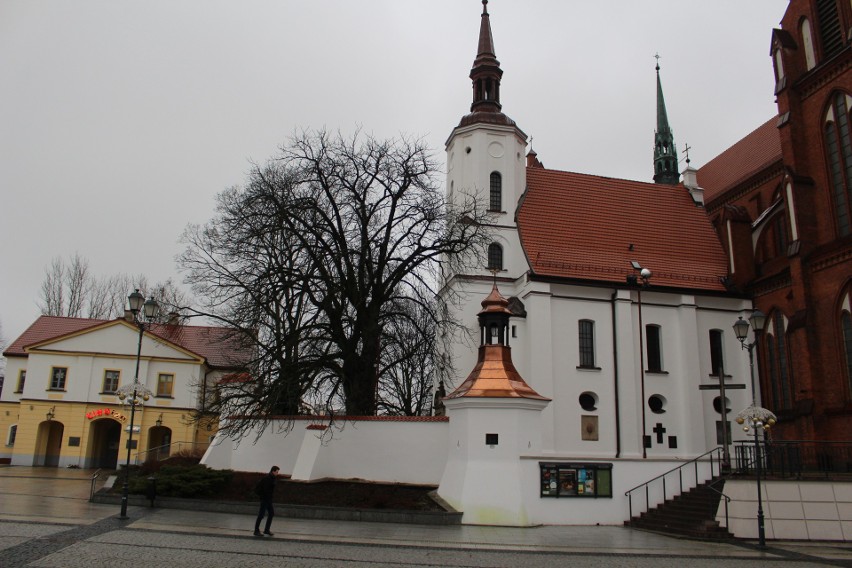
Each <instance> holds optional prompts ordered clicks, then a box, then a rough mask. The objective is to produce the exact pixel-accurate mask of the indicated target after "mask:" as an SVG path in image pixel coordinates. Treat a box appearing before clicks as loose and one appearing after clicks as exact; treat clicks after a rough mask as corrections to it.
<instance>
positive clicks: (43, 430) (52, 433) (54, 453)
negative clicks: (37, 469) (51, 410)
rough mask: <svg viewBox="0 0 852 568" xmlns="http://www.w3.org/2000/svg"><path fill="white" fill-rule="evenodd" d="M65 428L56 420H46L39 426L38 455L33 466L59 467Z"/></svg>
mask: <svg viewBox="0 0 852 568" xmlns="http://www.w3.org/2000/svg"><path fill="white" fill-rule="evenodd" d="M64 432H65V426H63V424H62V423H61V422H57V421H56V420H46V421H45V422H42V423H41V424H39V427H38V437H37V439H36V455H35V460H34V462H33V465H43V466H46V467H57V466H58V465H59V454H60V453H61V451H62V434H63V433H64Z"/></svg>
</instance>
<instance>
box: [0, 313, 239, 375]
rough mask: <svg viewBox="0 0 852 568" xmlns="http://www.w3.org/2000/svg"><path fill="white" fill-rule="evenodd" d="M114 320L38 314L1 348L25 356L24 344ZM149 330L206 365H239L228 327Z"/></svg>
mask: <svg viewBox="0 0 852 568" xmlns="http://www.w3.org/2000/svg"><path fill="white" fill-rule="evenodd" d="M110 321H116V320H103V319H88V318H70V317H60V316H40V317H39V318H38V319H37V320H36V321H34V322H33V323H32V325H30V327H28V328H27V329H26V330H25V331H24V333H22V334H21V335H20V336H19V337H18V338H17V339H16V340H15V341H13V342H12V343H11V344H10V345H9V347H8V348H7V349H6V350H5V351H4V352H3V355H5V356H7V357H16V356H17V357H26V356H27V351H26V349H27V347H29V346H31V345H36V344H38V343H42V342H44V341H50V340H52V339H60V338H62V337H64V336H66V335H70V334H74V333H78V332H81V331H85V330H87V329H89V328H94V327H97V326H100V325H102V324H106V323H109V322H110ZM146 330H147V331H148V332H149V333H152V334H154V335H156V336H158V337H160V338H162V339H164V340H166V341H168V342H170V343H173V344H174V345H177V346H179V347H182V348H183V349H185V350H187V351H189V352H191V353H194V354H196V355H199V356H200V357H201V358H203V359H205V360H206V361H207V363H208V364H209V365H210V366H213V367H223V368H231V367H236V366H239V362H240V361H245V360H246V357H245V356H244V354H243V353H242V352H241V350H240V348H239V346H238V344H237V342H236V341H235V340H234V339H233V337H232V333H233V332H231V330H229V329H227V328H223V327H207V326H188V325H187V326H184V325H164V324H153V325H150V326H147V327H146Z"/></svg>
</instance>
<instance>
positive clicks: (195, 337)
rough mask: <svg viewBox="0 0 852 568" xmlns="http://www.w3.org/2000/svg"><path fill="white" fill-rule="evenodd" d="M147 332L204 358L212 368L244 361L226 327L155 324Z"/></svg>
mask: <svg viewBox="0 0 852 568" xmlns="http://www.w3.org/2000/svg"><path fill="white" fill-rule="evenodd" d="M149 331H150V332H151V333H153V334H155V335H158V336H159V337H162V338H163V339H165V340H167V341H170V342H172V343H174V344H176V345H180V346H181V347H183V348H184V349H186V350H188V351H191V352H193V353H195V354H196V355H200V356H202V357H204V358H205V359H207V363H208V364H209V365H211V366H213V367H224V368H233V367H238V366H239V364H240V362H244V361H245V360H246V356H245V355H244V353H243V350H242V349H241V348H240V345H239V342H238V340H237V339H236V337H235V336H234V332H233V331H232V330H230V329H228V328H226V327H207V326H199V325H162V324H155V325H152V326H151V327H150V328H149Z"/></svg>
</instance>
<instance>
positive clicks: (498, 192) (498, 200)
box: [488, 172, 503, 211]
mask: <svg viewBox="0 0 852 568" xmlns="http://www.w3.org/2000/svg"><path fill="white" fill-rule="evenodd" d="M488 210H489V211H502V210H503V176H501V175H500V172H491V192H490V194H489V199H488Z"/></svg>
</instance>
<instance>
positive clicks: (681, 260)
mask: <svg viewBox="0 0 852 568" xmlns="http://www.w3.org/2000/svg"><path fill="white" fill-rule="evenodd" d="M518 228H519V232H520V236H521V242H522V244H523V246H524V251H525V252H526V255H527V258H528V259H529V263H530V267H531V268H532V272H533V273H534V274H535V275H538V276H546V277H555V278H568V279H579V280H591V281H604V282H618V283H624V282H625V277H626V276H627V275H630V274H633V273H634V270H633V269H632V268H631V265H630V262H631V261H633V260H635V261H637V262H638V263H639V264H640V265H642V266H643V267H646V268H649V269H650V270H651V271H652V272H653V276H652V278H651V285H652V286H655V287H656V286H667V287H676V288H687V289H697V290H712V291H724V290H725V287H724V286H723V285H722V283H721V282H720V278H721V277H724V276H726V275H727V274H728V271H727V263H726V258H725V254H724V251H723V249H722V245H721V243H720V242H719V239H718V237H717V236H716V233H715V231H714V230H713V227H712V226H711V224H710V221H709V220H708V218H707V215H706V213H705V210H704V209H703V208H701V207H697V206H696V205H695V203H694V202H693V200H692V198H691V197H690V196H689V193H688V192H687V190H686V189H685V188H684V187H683V186H682V185H676V186H671V185H663V184H653V183H643V182H638V181H629V180H623V179H614V178H605V177H599V176H593V175H586V174H578V173H572V172H562V171H557V170H548V169H544V168H527V192H526V194H525V196H524V198H523V202H522V204H521V208H520V211H519V213H518ZM631 245H632V247H631ZM631 248H632V250H631Z"/></svg>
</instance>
